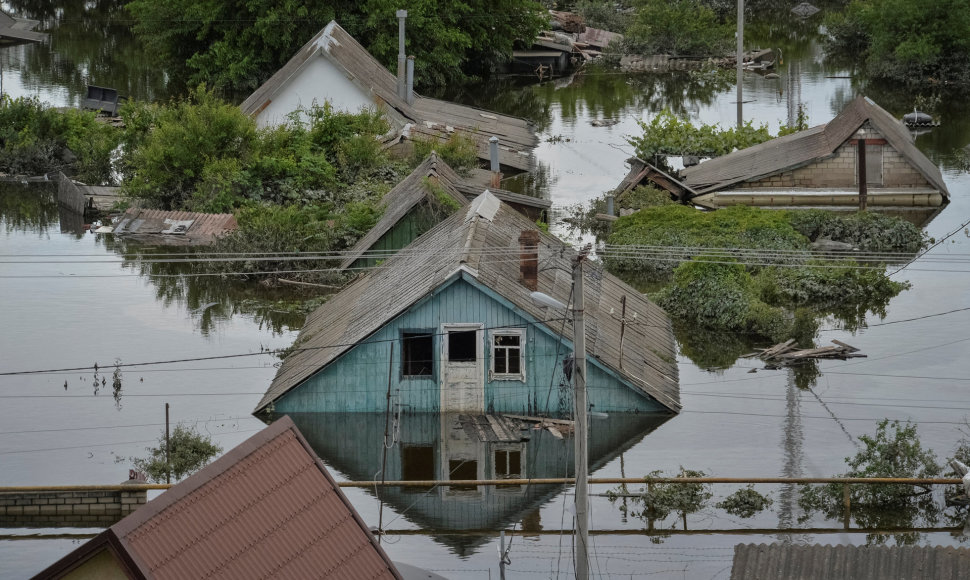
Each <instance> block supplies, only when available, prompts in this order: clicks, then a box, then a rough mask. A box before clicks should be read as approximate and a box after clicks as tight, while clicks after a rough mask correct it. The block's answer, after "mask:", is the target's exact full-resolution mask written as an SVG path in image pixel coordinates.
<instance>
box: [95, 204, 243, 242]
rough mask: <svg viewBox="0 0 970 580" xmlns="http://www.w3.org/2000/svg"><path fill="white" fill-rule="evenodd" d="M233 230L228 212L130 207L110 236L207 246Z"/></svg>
mask: <svg viewBox="0 0 970 580" xmlns="http://www.w3.org/2000/svg"><path fill="white" fill-rule="evenodd" d="M236 227H237V226H236V218H235V217H233V215H232V214H231V213H215V214H213V213H193V212H188V211H163V210H158V209H138V208H129V209H128V210H127V211H125V213H124V215H122V216H121V219H120V220H118V223H116V224H115V225H114V230H113V233H114V234H116V235H119V236H126V235H130V236H136V237H142V238H146V237H147V238H151V239H152V241H156V242H161V243H166V244H210V243H212V242H214V241H215V239H216V238H217V237H219V236H221V235H223V234H225V233H226V232H229V231H232V230H234V229H236Z"/></svg>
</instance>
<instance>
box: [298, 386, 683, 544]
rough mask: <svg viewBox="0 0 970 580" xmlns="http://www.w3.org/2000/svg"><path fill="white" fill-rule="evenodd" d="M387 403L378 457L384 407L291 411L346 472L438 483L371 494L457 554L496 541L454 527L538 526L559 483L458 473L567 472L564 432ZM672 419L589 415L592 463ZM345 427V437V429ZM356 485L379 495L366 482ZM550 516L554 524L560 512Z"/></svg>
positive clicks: (569, 456) (537, 475)
mask: <svg viewBox="0 0 970 580" xmlns="http://www.w3.org/2000/svg"><path fill="white" fill-rule="evenodd" d="M557 390H558V388H557ZM553 396H558V395H555V394H554V395H553ZM392 404H393V403H392ZM394 409H395V412H393V413H392V415H391V424H392V425H393V427H394V428H393V429H392V430H391V432H392V436H391V441H389V442H388V448H387V450H386V456H385V448H384V443H385V437H384V434H385V426H386V424H385V423H386V417H385V414H384V413H293V414H290V415H289V417H290V418H292V419H293V421H294V423H296V425H297V426H298V427H299V428H300V431H301V432H302V433H303V435H304V436H305V437H306V439H307V441H308V442H309V443H310V445H311V446H312V447H313V449H314V451H316V453H317V455H319V456H320V458H321V459H323V460H324V461H325V462H326V463H327V465H329V466H331V467H332V468H333V469H336V470H338V471H339V472H340V473H342V474H344V475H345V476H346V477H347V478H349V479H352V480H358V481H368V480H372V479H373V478H374V474H375V473H378V472H381V471H383V474H384V478H385V479H386V480H388V481H439V482H441V485H438V486H436V487H434V488H433V489H429V488H428V487H418V486H414V487H387V488H384V489H382V490H380V491H379V495H380V499H381V500H382V501H384V502H385V503H387V504H388V505H390V506H392V507H393V508H394V509H395V510H396V511H398V512H407V517H408V519H409V520H410V521H411V522H412V523H413V524H415V525H417V526H418V527H420V528H422V529H425V530H428V531H429V532H430V533H431V537H432V538H433V539H434V540H435V541H436V542H438V543H440V544H443V545H445V546H448V547H449V548H450V549H451V550H453V551H454V552H455V553H457V554H458V555H460V556H466V555H471V554H473V553H474V552H475V551H476V550H475V548H477V547H479V546H481V545H483V544H485V543H487V542H490V541H492V540H494V536H490V535H481V534H463V533H460V532H462V531H467V530H499V529H503V528H505V527H506V526H512V525H514V524H515V523H517V522H522V531H524V532H530V531H538V530H540V529H541V527H542V521H541V515H540V509H541V507H542V506H543V505H545V504H546V503H547V502H549V501H550V500H552V499H553V498H554V497H556V496H557V495H559V494H560V493H562V491H563V489H564V488H566V487H567V486H566V485H563V484H529V485H517V484H507V485H480V486H476V485H469V484H467V483H464V482H463V480H470V479H499V480H501V479H543V478H559V477H571V476H572V475H573V474H574V469H575V468H574V463H573V457H574V451H575V441H574V439H573V438H572V437H570V436H568V435H567V434H566V433H562V434H559V433H557V432H556V431H555V430H554V429H550V428H538V429H537V428H536V423H535V422H529V421H525V420H520V419H516V418H513V417H509V416H503V415H488V416H481V415H479V416H473V415H457V414H439V415H435V414H431V413H413V414H407V413H403V412H401V411H402V409H401V408H400V407H398V406H397V405H394ZM671 417H672V415H669V414H658V413H640V414H634V413H615V414H611V415H610V416H609V418H607V419H604V420H595V421H590V425H589V429H590V430H589V445H588V451H589V467H590V471H591V472H592V471H595V470H597V469H599V468H600V467H602V466H604V465H606V464H607V463H609V462H611V461H613V460H614V459H616V458H617V457H619V456H620V455H621V454H623V453H624V452H625V451H627V450H629V449H631V448H632V447H633V446H635V445H637V443H639V442H640V441H641V440H643V438H644V437H647V436H648V435H649V434H650V433H651V432H653V431H654V430H655V429H657V428H658V427H660V426H661V425H663V424H664V423H665V422H666V421H668V420H669V419H670V418H671ZM562 423H568V422H562ZM556 425H557V426H559V427H560V428H561V429H562V430H563V431H567V430H568V429H569V425H568V424H564V425H560V424H559V423H556ZM348 433H353V437H347V434H348ZM362 491H364V492H365V493H368V494H377V493H378V491H377V490H375V489H373V488H366V489H364V490H362ZM555 521H556V523H555V525H556V526H558V525H559V517H558V516H557V517H556V519H555ZM547 525H552V524H551V522H548V523H547ZM456 532H457V533H456Z"/></svg>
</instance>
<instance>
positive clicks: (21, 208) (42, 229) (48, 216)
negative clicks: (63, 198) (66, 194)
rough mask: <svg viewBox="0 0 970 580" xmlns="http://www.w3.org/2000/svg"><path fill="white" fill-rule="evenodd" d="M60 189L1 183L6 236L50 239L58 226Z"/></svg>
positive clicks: (0, 211) (0, 206) (1, 214)
mask: <svg viewBox="0 0 970 580" xmlns="http://www.w3.org/2000/svg"><path fill="white" fill-rule="evenodd" d="M56 193H57V188H56V187H55V186H51V185H49V184H45V185H31V184H28V185H21V184H19V183H11V182H3V181H0V222H2V223H3V230H4V232H6V233H7V234H11V233H14V232H17V233H28V232H30V233H36V234H38V235H41V236H45V235H48V234H49V233H50V230H52V229H53V228H54V227H56V226H57V224H58V207H57V202H56V200H55V195H56Z"/></svg>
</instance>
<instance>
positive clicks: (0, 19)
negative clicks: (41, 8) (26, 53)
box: [0, 11, 47, 45]
mask: <svg viewBox="0 0 970 580" xmlns="http://www.w3.org/2000/svg"><path fill="white" fill-rule="evenodd" d="M38 24H40V22H38V21H37V20H27V19H25V18H14V17H13V16H10V15H9V14H7V13H6V12H2V11H0V45H10V44H22V43H24V42H43V41H45V40H47V35H46V34H45V33H43V32H34V28H36V27H37V25H38Z"/></svg>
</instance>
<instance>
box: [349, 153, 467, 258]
mask: <svg viewBox="0 0 970 580" xmlns="http://www.w3.org/2000/svg"><path fill="white" fill-rule="evenodd" d="M426 179H430V180H432V181H433V182H434V183H435V184H436V185H437V186H438V187H439V188H440V191H441V192H443V193H444V194H445V195H447V196H448V197H449V198H451V199H452V200H454V201H455V203H457V204H458V206H459V207H462V206H466V205H468V199H467V198H466V197H465V196H464V195H462V194H461V193H460V192H459V191H458V190H457V189H456V188H455V185H456V182H457V180H459V179H460V178H459V177H458V175H457V174H455V172H454V171H452V170H451V168H450V167H448V164H447V163H445V162H444V161H442V160H440V159H438V155H437V154H435V153H434V152H432V153H431V155H429V156H428V158H427V159H425V160H424V162H422V163H421V165H418V167H417V168H415V170H414V171H412V172H411V174H410V175H408V176H407V177H405V178H404V180H403V181H401V183H398V184H397V185H396V186H394V188H393V189H391V191H389V192H387V193H386V194H384V197H383V198H382V199H381V203H382V204H383V205H384V214H383V215H382V216H381V219H380V220H379V221H378V222H377V224H375V225H374V227H373V228H371V229H370V231H369V232H367V234H366V235H364V237H362V238H361V239H360V240H359V241H358V242H357V243H356V244H355V245H354V247H353V248H351V249H350V250H349V252H348V254H347V258H346V259H345V260H344V261H343V263H342V264H340V268H341V269H344V268H349V267H350V265H351V264H353V263H354V262H356V261H357V260H358V259H360V258H361V256H363V255H364V253H365V252H367V251H368V250H370V249H371V247H372V246H373V245H374V244H375V243H377V241H378V240H380V239H381V236H383V235H384V234H386V233H387V232H388V231H390V229H391V228H393V227H394V226H395V225H396V224H397V223H398V222H399V221H401V219H403V218H404V217H405V216H406V215H407V214H408V212H410V211H411V210H412V209H413V208H414V206H416V205H418V204H419V203H421V202H422V201H423V200H428V201H429V202H430V203H437V200H436V199H435V193H434V192H433V191H431V190H429V189H428V186H427V184H426V183H425V180H426ZM379 257H380V258H385V257H386V256H385V255H383V254H382V255H381V256H379Z"/></svg>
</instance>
